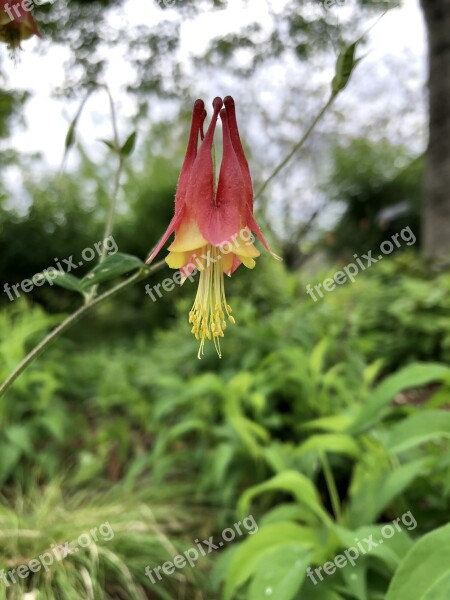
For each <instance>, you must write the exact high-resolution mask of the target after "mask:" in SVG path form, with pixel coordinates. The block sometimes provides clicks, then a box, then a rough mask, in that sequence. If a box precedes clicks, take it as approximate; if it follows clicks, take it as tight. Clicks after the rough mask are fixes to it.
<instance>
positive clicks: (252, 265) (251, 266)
mask: <svg viewBox="0 0 450 600" xmlns="http://www.w3.org/2000/svg"><path fill="white" fill-rule="evenodd" d="M238 258H239V260H240V261H241V262H242V264H243V265H245V266H246V267H247V269H254V268H255V265H256V262H255V261H254V260H253V258H249V257H248V256H239V255H238Z"/></svg>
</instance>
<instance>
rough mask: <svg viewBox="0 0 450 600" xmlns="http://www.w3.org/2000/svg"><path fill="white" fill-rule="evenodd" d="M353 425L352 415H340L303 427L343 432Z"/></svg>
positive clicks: (324, 418) (310, 422)
mask: <svg viewBox="0 0 450 600" xmlns="http://www.w3.org/2000/svg"><path fill="white" fill-rule="evenodd" d="M352 423H353V417H352V416H351V415H346V414H339V415H333V416H331V417H321V418H319V419H313V420H312V421H308V422H307V423H305V424H304V425H302V426H301V428H302V429H319V430H322V431H334V432H343V431H346V430H347V429H349V428H350V426H351V424H352Z"/></svg>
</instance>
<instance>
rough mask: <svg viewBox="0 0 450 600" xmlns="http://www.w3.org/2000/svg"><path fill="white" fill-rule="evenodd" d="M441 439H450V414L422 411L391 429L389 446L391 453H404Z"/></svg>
mask: <svg viewBox="0 0 450 600" xmlns="http://www.w3.org/2000/svg"><path fill="white" fill-rule="evenodd" d="M441 438H450V413H449V412H447V411H443V410H442V411H440V410H429V411H420V412H418V413H416V414H414V415H411V416H410V417H408V418H406V419H404V420H403V421H402V422H401V423H399V424H398V425H395V426H394V427H392V428H391V430H390V431H389V438H388V443H387V446H388V448H389V450H390V451H391V452H404V451H405V450H409V449H410V448H413V447H415V446H419V445H420V444H424V443H426V442H430V441H432V440H439V439H441Z"/></svg>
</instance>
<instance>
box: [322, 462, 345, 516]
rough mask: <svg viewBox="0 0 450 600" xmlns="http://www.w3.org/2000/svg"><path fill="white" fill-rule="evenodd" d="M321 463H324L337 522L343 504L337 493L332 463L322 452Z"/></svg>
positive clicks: (324, 471) (323, 466)
mask: <svg viewBox="0 0 450 600" xmlns="http://www.w3.org/2000/svg"><path fill="white" fill-rule="evenodd" d="M320 462H321V463H322V468H323V474H324V476H325V481H326V483H327V488H328V494H329V496H330V500H331V506H332V507H333V513H334V516H335V518H336V521H340V519H341V503H340V502H339V493H338V491H337V487H336V482H335V481H334V477H333V471H332V470H331V467H330V463H329V462H328V458H327V455H326V453H325V452H320Z"/></svg>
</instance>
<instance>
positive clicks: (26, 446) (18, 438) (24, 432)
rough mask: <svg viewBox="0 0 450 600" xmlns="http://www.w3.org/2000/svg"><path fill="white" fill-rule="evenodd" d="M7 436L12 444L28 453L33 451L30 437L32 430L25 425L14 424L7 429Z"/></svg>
mask: <svg viewBox="0 0 450 600" xmlns="http://www.w3.org/2000/svg"><path fill="white" fill-rule="evenodd" d="M6 437H7V438H8V439H9V441H10V442H11V444H13V445H14V446H16V447H17V448H19V449H20V450H21V452H24V453H26V454H28V453H30V452H31V449H32V444H31V439H30V430H29V428H28V427H26V426H25V425H13V426H12V427H8V428H7V429H6Z"/></svg>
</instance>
